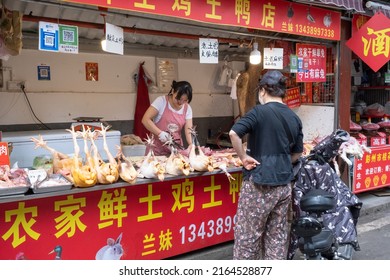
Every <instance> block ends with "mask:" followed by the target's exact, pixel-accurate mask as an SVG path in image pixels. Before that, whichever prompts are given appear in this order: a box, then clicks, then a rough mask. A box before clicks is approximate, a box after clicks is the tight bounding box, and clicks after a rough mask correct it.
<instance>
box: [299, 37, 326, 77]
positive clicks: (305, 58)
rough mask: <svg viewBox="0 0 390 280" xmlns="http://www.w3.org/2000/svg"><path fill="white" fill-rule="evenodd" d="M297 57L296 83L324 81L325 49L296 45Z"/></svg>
mask: <svg viewBox="0 0 390 280" xmlns="http://www.w3.org/2000/svg"><path fill="white" fill-rule="evenodd" d="M296 55H297V56H298V73H297V75H296V81H297V82H325V81H326V47H325V46H320V45H311V44H296Z"/></svg>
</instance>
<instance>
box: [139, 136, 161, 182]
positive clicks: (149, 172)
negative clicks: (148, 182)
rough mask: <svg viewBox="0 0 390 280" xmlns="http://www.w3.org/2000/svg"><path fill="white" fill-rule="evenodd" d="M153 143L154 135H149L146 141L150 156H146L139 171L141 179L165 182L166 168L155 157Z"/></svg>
mask: <svg viewBox="0 0 390 280" xmlns="http://www.w3.org/2000/svg"><path fill="white" fill-rule="evenodd" d="M153 142H154V135H153V134H152V136H151V137H150V136H149V135H148V138H147V139H146V145H149V147H150V148H149V152H148V154H147V155H146V156H145V158H144V160H143V161H142V163H141V166H140V168H139V170H138V171H139V177H141V178H148V179H159V180H160V181H164V178H165V175H164V173H165V167H164V166H163V165H162V164H161V162H160V161H159V160H158V159H157V158H156V156H155V155H154V152H153Z"/></svg>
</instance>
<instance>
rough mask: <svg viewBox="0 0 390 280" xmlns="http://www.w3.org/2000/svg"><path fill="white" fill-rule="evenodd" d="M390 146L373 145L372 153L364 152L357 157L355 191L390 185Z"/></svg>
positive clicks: (354, 179) (354, 172) (354, 178)
mask: <svg viewBox="0 0 390 280" xmlns="http://www.w3.org/2000/svg"><path fill="white" fill-rule="evenodd" d="M389 174H390V146H382V147H371V154H369V153H364V156H363V158H362V159H360V160H357V159H355V162H354V170H353V192H354V193H360V192H365V191H370V190H373V189H378V188H382V187H386V186H389V185H390V176H389Z"/></svg>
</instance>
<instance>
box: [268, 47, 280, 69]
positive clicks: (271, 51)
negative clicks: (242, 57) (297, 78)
mask: <svg viewBox="0 0 390 280" xmlns="http://www.w3.org/2000/svg"><path fill="white" fill-rule="evenodd" d="M263 67H264V69H283V49H282V48H264V50H263Z"/></svg>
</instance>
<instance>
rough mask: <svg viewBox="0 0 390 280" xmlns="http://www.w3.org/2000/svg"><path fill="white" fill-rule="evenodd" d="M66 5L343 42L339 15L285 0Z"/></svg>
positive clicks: (93, 0) (91, 0)
mask: <svg viewBox="0 0 390 280" xmlns="http://www.w3.org/2000/svg"><path fill="white" fill-rule="evenodd" d="M64 2H74V3H80V4H87V5H93V6H99V7H106V8H111V9H120V10H129V11H136V12H140V13H150V14H157V15H164V16H170V17H176V18H182V19H188V20H194V21H197V22H207V23H212V24H220V25H227V26H240V27H246V28H248V29H260V30H267V31H273V32H282V33H289V34H296V35H303V36H307V37H315V38H321V39H328V40H340V26H341V14H340V13H339V12H335V11H332V10H327V9H321V8H317V7H312V6H307V5H302V4H297V3H293V2H288V1H283V0H272V1H269V0H256V1H254V0H252V1H251V0H247V1H236V0H223V1H222V0H219V1H217V0H207V1H206V0H204V1H198V0H196V1H195V0H188V1H178V0H164V1H162V0H65V1H64Z"/></svg>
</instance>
